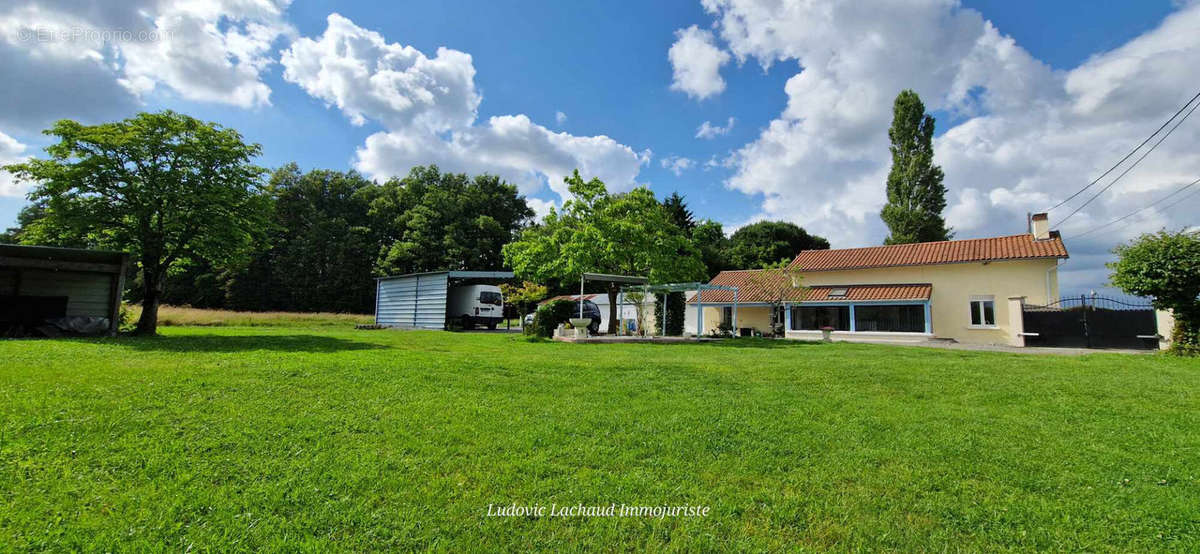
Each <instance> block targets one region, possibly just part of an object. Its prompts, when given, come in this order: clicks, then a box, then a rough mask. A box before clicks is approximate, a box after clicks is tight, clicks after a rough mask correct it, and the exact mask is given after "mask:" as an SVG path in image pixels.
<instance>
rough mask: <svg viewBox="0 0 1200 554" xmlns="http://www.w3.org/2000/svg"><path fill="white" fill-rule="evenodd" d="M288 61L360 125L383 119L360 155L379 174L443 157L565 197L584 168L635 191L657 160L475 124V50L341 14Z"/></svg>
mask: <svg viewBox="0 0 1200 554" xmlns="http://www.w3.org/2000/svg"><path fill="white" fill-rule="evenodd" d="M281 62H282V64H283V66H284V68H285V69H284V78H285V79H287V80H289V81H292V82H295V83H297V84H299V85H300V86H301V87H303V88H304V89H305V90H306V91H308V93H309V94H311V95H313V96H314V97H316V98H320V99H321V100H324V101H325V102H327V103H329V104H330V105H334V106H337V107H338V109H340V110H341V111H342V112H343V113H345V114H346V116H347V117H349V118H350V120H351V121H352V122H354V123H356V124H362V123H365V122H366V121H367V120H373V121H378V122H379V123H380V124H382V125H383V127H384V129H385V130H384V131H380V132H378V133H375V134H373V135H371V136H369V137H367V140H366V142H365V144H363V146H362V147H360V148H359V149H358V152H357V159H356V161H355V167H356V168H358V169H359V170H360V171H362V172H364V173H366V174H367V175H369V176H371V177H373V178H376V179H386V178H388V177H392V176H403V175H405V174H407V173H408V171H409V169H410V168H412V167H413V166H415V165H427V164H437V165H438V166H439V167H440V168H442V169H443V170H446V171H454V172H466V173H492V174H496V175H499V176H500V177H502V178H504V179H505V180H507V181H509V182H512V183H515V184H517V185H518V186H519V187H520V189H521V191H522V192H523V193H525V194H527V195H528V194H531V193H534V192H537V191H538V190H539V189H541V187H542V186H544V185H547V184H548V185H549V186H550V188H551V189H553V190H554V191H555V192H557V193H558V194H559V196H560V197H564V198H565V197H566V196H567V190H566V186H565V185H564V184H563V178H564V177H566V176H567V175H570V174H571V172H572V171H573V170H575V169H576V168H578V169H579V171H580V173H581V174H582V175H584V176H585V178H590V177H592V176H595V177H599V178H600V179H601V180H603V181H604V182H605V183H606V184H607V185H608V187H609V189H610V190H614V191H622V190H629V189H631V188H633V186H634V185H635V181H634V179H635V178H636V177H637V174H638V172H639V171H640V170H641V166H642V165H644V164H646V163H649V159H650V152H649V151H643V152H641V153H638V152H635V151H634V150H633V149H632V148H630V147H628V146H625V145H623V144H620V143H618V142H617V141H615V140H613V139H612V138H609V137H607V136H604V135H597V136H589V137H581V136H575V135H571V134H568V133H562V132H554V131H551V130H550V129H547V128H546V127H544V126H541V125H538V124H536V123H534V122H533V121H531V120H530V119H529V117H528V116H525V115H521V114H518V115H505V116H496V117H491V118H488V119H487V120H486V121H483V122H476V121H475V119H476V109H477V107H478V106H479V103H480V101H481V96H480V95H479V93H478V92H477V91H476V88H475V81H474V77H475V68H474V65H473V64H472V60H471V56H470V55H469V54H466V53H464V52H459V51H457V50H450V49H447V48H439V49H438V50H437V54H436V55H435V56H434V57H433V58H429V57H427V56H425V55H424V54H423V53H421V52H420V51H418V50H416V49H414V48H412V47H411V46H404V45H401V44H397V43H388V42H387V41H386V40H385V39H384V37H383V36H381V35H380V34H378V33H375V32H373V31H368V30H366V29H363V28H361V27H359V26H357V25H355V24H354V22H352V21H350V20H349V19H346V18H344V17H342V16H340V15H337V14H332V15H330V16H329V18H328V27H327V28H326V30H325V32H324V33H323V34H322V35H321V36H320V37H318V38H316V39H309V38H301V39H299V40H297V41H296V42H295V43H294V44H293V45H292V47H291V48H289V49H288V50H287V51H285V52H284V53H283V56H282V59H281ZM564 117H565V116H564ZM535 208H540V209H546V208H548V206H547V205H544V204H539V205H537V206H535Z"/></svg>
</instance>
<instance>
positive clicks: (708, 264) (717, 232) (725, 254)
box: [692, 219, 736, 279]
mask: <svg viewBox="0 0 1200 554" xmlns="http://www.w3.org/2000/svg"><path fill="white" fill-rule="evenodd" d="M692 244H694V245H696V249H697V250H699V251H700V260H701V261H703V262H704V269H705V273H706V277H707V278H708V279H712V278H713V277H716V276H717V274H718V273H720V272H722V271H725V270H726V269H736V268H735V267H733V262H732V261H730V259H729V237H727V236H725V228H724V227H723V226H722V225H721V224H720V223H718V222H716V221H713V220H711V219H705V220H703V221H701V222H700V223H698V224H696V228H695V229H693V230H692Z"/></svg>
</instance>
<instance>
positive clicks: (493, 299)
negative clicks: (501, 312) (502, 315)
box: [479, 291, 504, 306]
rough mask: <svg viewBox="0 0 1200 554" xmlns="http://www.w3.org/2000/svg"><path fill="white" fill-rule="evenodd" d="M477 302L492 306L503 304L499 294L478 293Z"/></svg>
mask: <svg viewBox="0 0 1200 554" xmlns="http://www.w3.org/2000/svg"><path fill="white" fill-rule="evenodd" d="M479 302H480V303H481V304H492V305H494V306H500V305H502V304H504V300H502V299H501V296H500V293H498V292H487V291H484V292H481V293H479Z"/></svg>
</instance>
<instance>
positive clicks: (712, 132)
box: [696, 117, 737, 139]
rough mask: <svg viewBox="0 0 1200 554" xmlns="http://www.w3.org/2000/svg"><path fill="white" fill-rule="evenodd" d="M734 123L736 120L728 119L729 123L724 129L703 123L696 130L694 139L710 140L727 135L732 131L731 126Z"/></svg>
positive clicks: (706, 122)
mask: <svg viewBox="0 0 1200 554" xmlns="http://www.w3.org/2000/svg"><path fill="white" fill-rule="evenodd" d="M736 122H737V120H736V119H734V118H732V117H730V118H729V121H728V122H727V123H726V124H725V126H724V127H722V126H720V125H713V124H712V123H710V122H708V121H705V122H704V123H701V124H700V126H699V127H697V128H696V138H702V139H711V138H716V137H718V136H720V135H727V134H729V131H732V130H733V124H734V123H736Z"/></svg>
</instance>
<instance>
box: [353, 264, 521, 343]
mask: <svg viewBox="0 0 1200 554" xmlns="http://www.w3.org/2000/svg"><path fill="white" fill-rule="evenodd" d="M513 277H514V275H513V273H512V272H511V271H430V272H425V273H409V274H407V275H394V276H391V277H379V278H377V279H376V280H375V324H376V325H379V326H382V327H398V328H401V329H445V328H446V295H447V294H448V293H449V292H450V288H451V287H454V286H458V285H467V284H497V283H500V282H503V281H508V280H510V279H512V278H513Z"/></svg>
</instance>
